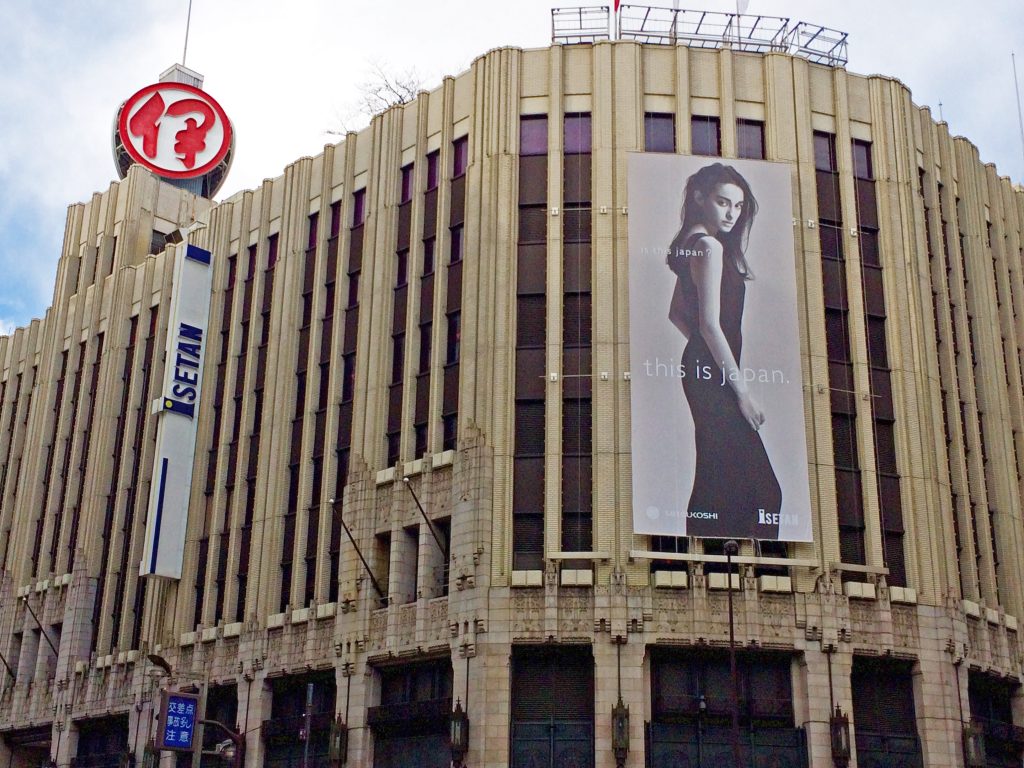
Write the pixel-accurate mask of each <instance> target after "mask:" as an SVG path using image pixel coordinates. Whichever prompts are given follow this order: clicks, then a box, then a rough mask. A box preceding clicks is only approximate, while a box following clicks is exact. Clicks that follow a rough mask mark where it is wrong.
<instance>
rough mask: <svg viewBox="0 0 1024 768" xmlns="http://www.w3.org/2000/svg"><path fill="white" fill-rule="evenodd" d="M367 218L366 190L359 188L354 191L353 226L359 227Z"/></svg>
mask: <svg viewBox="0 0 1024 768" xmlns="http://www.w3.org/2000/svg"><path fill="white" fill-rule="evenodd" d="M365 220H366V190H365V189H357V190H356V191H355V192H353V193H352V226H353V227H358V226H359V225H360V224H362V223H363V222H364V221H365Z"/></svg>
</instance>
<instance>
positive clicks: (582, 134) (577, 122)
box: [564, 113, 591, 155]
mask: <svg viewBox="0 0 1024 768" xmlns="http://www.w3.org/2000/svg"><path fill="white" fill-rule="evenodd" d="M564 125H565V154H567V155H584V154H587V153H589V152H590V147H591V136H590V115H589V114H588V113H579V114H569V115H566V116H565V123H564Z"/></svg>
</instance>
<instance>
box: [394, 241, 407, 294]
mask: <svg viewBox="0 0 1024 768" xmlns="http://www.w3.org/2000/svg"><path fill="white" fill-rule="evenodd" d="M396 262H397V263H396V269H395V287H396V288H401V287H402V286H403V285H405V284H406V283H408V282H409V249H408V248H406V249H403V250H401V251H399V252H398V253H397V254H396Z"/></svg>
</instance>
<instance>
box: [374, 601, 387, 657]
mask: <svg viewBox="0 0 1024 768" xmlns="http://www.w3.org/2000/svg"><path fill="white" fill-rule="evenodd" d="M387 633H388V609H387V608H379V609H377V610H376V611H374V612H373V613H371V614H370V650H374V651H379V650H382V649H383V648H384V638H385V637H386V636H387Z"/></svg>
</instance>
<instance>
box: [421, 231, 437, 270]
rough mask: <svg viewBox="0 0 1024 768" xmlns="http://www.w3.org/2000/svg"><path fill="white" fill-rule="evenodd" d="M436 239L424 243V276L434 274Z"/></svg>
mask: <svg viewBox="0 0 1024 768" xmlns="http://www.w3.org/2000/svg"><path fill="white" fill-rule="evenodd" d="M434 242H435V241H434V238H430V239H429V240H424V241H423V274H424V276H426V275H432V274H434Z"/></svg>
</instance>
